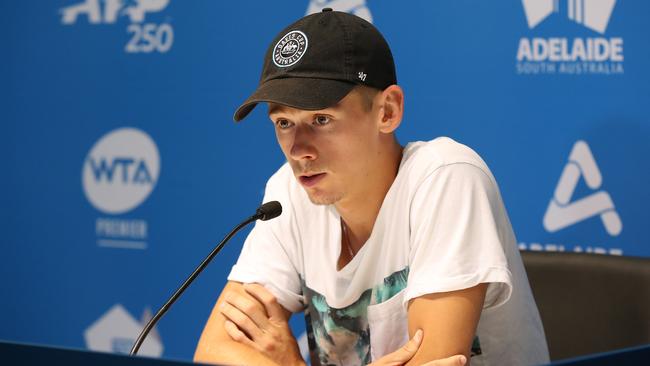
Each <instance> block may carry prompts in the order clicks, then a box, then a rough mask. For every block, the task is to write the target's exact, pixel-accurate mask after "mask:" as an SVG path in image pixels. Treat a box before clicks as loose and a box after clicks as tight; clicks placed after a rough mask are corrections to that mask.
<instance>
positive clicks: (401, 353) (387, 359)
mask: <svg viewBox="0 0 650 366" xmlns="http://www.w3.org/2000/svg"><path fill="white" fill-rule="evenodd" d="M421 343H422V330H421V329H418V330H417V332H415V335H414V336H413V338H411V339H410V340H409V341H408V342H406V344H404V345H403V346H402V347H400V348H399V349H398V350H397V351H395V352H393V353H389V354H387V355H386V356H384V357H382V358H381V359H380V360H381V361H383V364H396V365H402V364H405V363H407V362H408V361H409V360H410V359H411V358H413V355H415V353H416V352H417V351H418V348H420V344H421Z"/></svg>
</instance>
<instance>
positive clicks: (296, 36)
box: [273, 31, 308, 67]
mask: <svg viewBox="0 0 650 366" xmlns="http://www.w3.org/2000/svg"><path fill="white" fill-rule="evenodd" d="M307 43H308V42H307V36H306V35H305V33H303V32H301V31H291V32H289V33H287V34H286V35H285V36H284V37H282V39H280V41H278V43H277V44H276V45H275V47H274V48H273V63H274V64H275V65H276V66H277V67H289V66H292V65H295V64H296V62H298V61H300V58H302V56H303V55H304V54H305V51H307Z"/></svg>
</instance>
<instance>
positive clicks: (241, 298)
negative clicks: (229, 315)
mask: <svg viewBox="0 0 650 366" xmlns="http://www.w3.org/2000/svg"><path fill="white" fill-rule="evenodd" d="M224 301H225V302H226V303H228V304H230V305H232V306H234V307H235V308H237V309H239V311H241V312H242V313H244V314H246V316H248V317H249V318H250V319H251V320H253V322H255V324H257V327H258V328H260V329H262V330H265V329H267V328H268V323H269V320H268V315H267V314H266V310H265V308H264V305H263V304H261V303H260V302H259V301H258V300H257V299H256V298H255V297H253V296H251V295H249V294H239V293H229V294H227V295H226V296H224Z"/></svg>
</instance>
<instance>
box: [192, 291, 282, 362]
mask: <svg viewBox="0 0 650 366" xmlns="http://www.w3.org/2000/svg"><path fill="white" fill-rule="evenodd" d="M228 292H235V293H238V294H241V295H244V294H245V291H244V286H243V285H242V284H241V283H239V282H233V281H229V282H228V283H227V284H226V286H225V287H224V289H223V291H222V292H221V295H219V299H218V300H217V303H216V304H215V306H214V308H213V309H212V313H211V314H210V317H209V318H208V321H207V322H206V324H205V328H203V333H201V338H200V339H199V343H198V345H197V347H196V351H195V353H194V361H196V362H202V363H222V364H237V365H241V364H245V365H262V366H264V365H273V366H276V365H277V364H276V363H274V362H273V361H272V360H271V359H269V358H267V357H266V356H264V355H263V354H262V353H261V352H259V351H258V350H256V349H254V348H252V347H249V346H247V345H245V344H242V343H238V342H236V341H234V340H232V338H230V336H229V335H228V333H227V332H226V330H225V328H224V323H225V321H226V317H225V316H224V315H223V314H221V312H220V311H219V308H220V306H221V304H222V303H224V302H225V300H224V297H225V295H226V294H227V293H228Z"/></svg>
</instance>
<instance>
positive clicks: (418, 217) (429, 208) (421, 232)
mask: <svg viewBox="0 0 650 366" xmlns="http://www.w3.org/2000/svg"><path fill="white" fill-rule="evenodd" d="M504 215H505V209H504V208H503V203H502V201H501V198H500V195H499V193H498V189H497V187H496V184H495V183H494V182H493V180H492V179H491V176H490V175H488V174H487V173H486V172H484V171H483V170H482V169H481V168H479V167H477V166H475V165H472V164H469V163H455V164H449V165H444V166H441V167H439V168H437V169H436V170H435V171H433V172H432V173H431V174H429V175H428V176H427V177H426V178H425V179H424V180H423V181H422V183H421V184H419V186H418V188H417V190H416V192H415V196H414V199H413V201H412V205H411V209H410V216H411V217H410V222H411V240H410V243H409V245H410V249H409V263H410V268H409V277H408V285H407V288H406V294H405V297H404V304H405V305H406V304H408V301H409V300H410V299H413V298H416V297H419V296H422V295H426V294H430V293H437V292H448V291H455V290H461V289H466V288H470V287H473V286H476V285H478V284H480V283H489V285H488V290H487V294H486V299H485V303H484V309H487V308H491V307H496V306H499V305H501V304H503V303H505V302H506V301H507V300H508V299H509V297H510V294H511V292H512V280H511V277H512V276H511V274H510V271H509V270H508V263H507V259H506V255H505V250H504V247H503V243H504V242H505V238H504V235H506V230H510V227H509V225H510V224H509V221H508V220H507V217H504ZM504 225H508V227H503V226H504ZM500 226H501V227H500Z"/></svg>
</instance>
